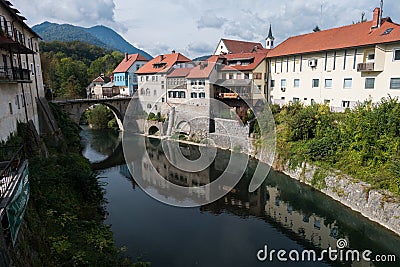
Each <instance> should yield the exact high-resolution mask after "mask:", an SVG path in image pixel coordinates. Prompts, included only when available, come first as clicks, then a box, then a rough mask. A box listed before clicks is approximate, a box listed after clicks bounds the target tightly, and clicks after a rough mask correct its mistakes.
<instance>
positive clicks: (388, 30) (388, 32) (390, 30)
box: [382, 28, 393, 35]
mask: <svg viewBox="0 0 400 267" xmlns="http://www.w3.org/2000/svg"><path fill="white" fill-rule="evenodd" d="M392 31H393V28H389V29H387V30H386V31H385V32H384V33H382V35H388V34H390V33H391V32H392Z"/></svg>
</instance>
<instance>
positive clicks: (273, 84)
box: [271, 80, 275, 88]
mask: <svg viewBox="0 0 400 267" xmlns="http://www.w3.org/2000/svg"><path fill="white" fill-rule="evenodd" d="M274 87H275V80H271V88H274Z"/></svg>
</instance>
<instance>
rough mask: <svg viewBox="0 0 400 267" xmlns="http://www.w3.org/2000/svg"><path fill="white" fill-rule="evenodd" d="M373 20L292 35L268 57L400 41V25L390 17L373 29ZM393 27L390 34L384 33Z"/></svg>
mask: <svg viewBox="0 0 400 267" xmlns="http://www.w3.org/2000/svg"><path fill="white" fill-rule="evenodd" d="M371 26H372V21H367V22H363V23H357V24H352V25H348V26H344V27H339V28H334V29H329V30H324V31H320V32H314V33H309V34H304V35H299V36H294V37H290V38H289V39H287V40H286V41H284V42H283V43H281V44H280V45H278V46H277V47H276V48H274V49H272V50H271V52H269V53H268V56H267V57H268V58H271V57H279V56H286V55H296V54H304V53H312V52H318V51H326V50H335V49H344V48H350V47H359V46H367V45H374V44H380V43H390V42H396V41H400V25H399V24H396V23H393V22H392V21H391V19H390V18H386V19H383V20H382V25H381V27H380V28H376V29H373V30H371ZM390 28H393V30H392V31H391V32H390V33H389V34H384V33H385V31H387V30H388V29H390Z"/></svg>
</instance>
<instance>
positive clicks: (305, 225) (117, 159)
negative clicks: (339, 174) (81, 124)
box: [81, 128, 400, 267]
mask: <svg viewBox="0 0 400 267" xmlns="http://www.w3.org/2000/svg"><path fill="white" fill-rule="evenodd" d="M81 136H82V140H83V143H84V145H85V150H84V152H83V154H84V156H86V157H87V158H88V159H89V160H90V161H91V162H95V163H94V164H93V166H94V168H95V169H96V170H98V172H99V179H101V181H102V182H105V183H106V185H105V190H106V192H107V193H106V198H107V200H108V205H107V210H108V212H109V216H108V218H107V219H106V221H105V223H106V224H108V225H111V228H112V230H113V232H114V236H115V239H116V242H117V245H118V246H125V247H126V248H127V252H126V254H127V255H128V256H130V257H131V258H132V259H136V258H138V257H142V258H143V259H145V260H147V261H150V262H151V263H152V264H151V266H178V267H187V266H400V238H399V237H398V236H396V235H395V234H393V233H392V232H390V231H387V230H386V229H384V228H382V227H380V226H379V225H377V224H375V223H373V222H370V221H368V220H366V219H365V218H363V217H362V216H361V215H359V214H357V213H355V212H353V211H351V210H350V209H348V208H346V207H344V206H343V205H341V204H339V203H337V202H335V201H333V200H331V199H330V198H328V197H326V196H324V195H323V194H321V193H319V192H317V191H315V190H313V189H311V188H310V187H307V186H304V185H303V184H300V183H298V182H296V181H294V180H292V179H290V178H288V177H287V176H285V175H282V174H280V173H277V172H271V173H270V174H269V175H268V177H267V178H266V180H265V182H264V184H263V185H262V186H261V188H259V189H258V190H257V191H256V192H254V193H248V191H247V188H248V184H249V181H250V179H251V177H252V172H253V170H254V166H255V165H256V164H257V162H255V161H251V162H250V163H249V165H248V169H247V170H246V173H245V175H244V177H243V178H242V180H241V181H240V182H239V184H238V185H237V186H236V187H235V189H234V190H232V191H231V192H230V193H229V194H227V195H226V196H225V197H223V198H222V199H220V200H218V201H216V202H214V203H212V204H209V205H206V206H202V207H200V208H189V209H188V208H177V207H171V206H168V205H165V204H163V203H160V202H158V201H156V200H154V199H153V198H151V197H149V196H148V195H147V194H146V193H145V192H144V191H142V190H141V189H140V188H139V187H138V186H137V185H136V184H135V182H134V181H133V180H132V178H131V175H130V173H129V170H128V168H127V166H126V165H125V162H124V160H123V153H122V148H121V145H120V136H118V135H115V134H113V133H111V132H108V131H95V130H90V129H88V128H84V130H83V131H82V133H81ZM147 149H148V151H149V152H150V153H149V154H151V155H152V164H153V165H154V166H156V167H160V168H162V167H163V166H162V165H164V167H166V166H165V164H167V163H166V158H165V156H164V154H163V152H162V150H161V149H160V146H159V145H158V143H157V141H154V140H153V141H151V142H148V148H147ZM182 149H184V150H185V151H186V152H185V153H187V154H188V155H189V157H190V156H194V157H196V154H197V153H198V149H197V148H196V147H192V146H185V147H183V148H182ZM229 155H230V154H229V153H228V152H225V151H219V152H218V154H217V159H216V161H215V162H214V163H213V164H212V165H211V166H210V168H209V169H208V170H206V172H202V173H201V174H198V175H197V176H193V175H191V174H185V173H182V172H179V171H178V170H175V169H174V168H173V167H172V166H168V168H167V169H168V171H167V172H166V173H164V175H165V176H167V178H168V179H169V180H170V181H172V182H179V183H188V179H189V180H190V181H191V184H194V183H197V184H202V183H205V181H208V182H210V181H212V180H213V179H215V178H216V177H218V176H219V174H220V173H221V172H222V171H223V169H224V167H225V166H226V163H227V161H228V160H229ZM158 165H160V166H158ZM157 192H158V191H157ZM158 193H159V194H160V195H164V196H165V192H162V191H160V192H158ZM199 197H204V196H201V195H199ZM339 238H344V239H346V240H347V241H348V243H349V244H350V247H351V248H352V249H357V250H359V251H363V250H366V249H369V250H371V251H373V253H374V255H375V254H385V255H388V254H393V255H396V256H397V260H398V261H397V263H398V264H389V263H381V264H379V263H376V262H374V263H367V262H358V263H357V262H356V263H349V262H345V263H338V262H296V263H294V262H290V263H289V262H278V261H276V260H275V261H274V262H267V261H266V262H259V261H258V260H257V257H256V254H257V252H258V251H259V250H260V249H261V248H263V247H264V246H265V245H268V248H269V250H272V249H275V250H279V249H285V250H286V251H287V252H288V253H289V252H290V250H297V251H299V252H300V253H301V251H302V250H304V249H315V250H316V251H318V252H319V251H320V250H321V249H326V248H328V247H329V246H330V247H332V248H336V242H337V240H338V239H339Z"/></svg>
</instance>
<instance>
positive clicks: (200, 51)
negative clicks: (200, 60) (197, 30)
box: [185, 42, 214, 57]
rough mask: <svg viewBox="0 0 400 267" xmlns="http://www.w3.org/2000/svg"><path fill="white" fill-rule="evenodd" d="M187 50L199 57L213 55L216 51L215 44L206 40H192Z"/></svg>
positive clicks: (193, 55)
mask: <svg viewBox="0 0 400 267" xmlns="http://www.w3.org/2000/svg"><path fill="white" fill-rule="evenodd" d="M185 50H186V52H187V53H188V54H189V55H191V56H192V57H197V56H204V55H211V54H212V53H213V52H214V46H212V45H211V44H209V43H206V42H192V43H190V44H189V45H188V46H187V47H186V49H185Z"/></svg>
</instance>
